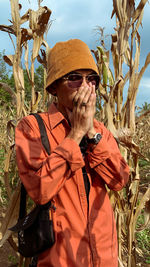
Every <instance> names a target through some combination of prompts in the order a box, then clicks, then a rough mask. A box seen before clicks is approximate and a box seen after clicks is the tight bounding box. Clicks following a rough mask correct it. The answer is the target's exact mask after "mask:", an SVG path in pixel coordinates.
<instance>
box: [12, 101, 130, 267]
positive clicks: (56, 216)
mask: <svg viewBox="0 0 150 267" xmlns="http://www.w3.org/2000/svg"><path fill="white" fill-rule="evenodd" d="M41 116H42V118H43V120H44V122H45V126H46V130H47V134H48V137H49V141H50V145H51V151H52V153H51V155H50V156H48V155H47V153H46V152H45V150H44V148H43V146H42V143H41V140H40V133H39V128H38V125H37V122H36V119H35V118H34V117H33V116H27V117H25V118H23V119H22V120H21V121H20V123H19V124H18V126H17V128H16V154H17V164H18V168H19V175H20V178H21V180H22V182H23V183H24V185H25V187H26V189H27V191H28V194H29V195H30V197H31V198H32V199H33V200H34V201H35V202H36V203H40V204H44V203H46V202H48V201H49V200H50V199H53V201H54V205H55V206H56V211H55V212H54V213H53V220H54V230H55V234H56V242H55V244H54V246H53V247H52V248H51V249H48V250H46V251H45V252H44V253H42V254H41V255H40V256H39V261H38V267H51V266H55V267H60V266H61V267H82V266H83V267H88V266H94V267H117V266H118V264H117V257H118V256H117V236H116V227H115V221H114V216H113V211H112V207H111V204H110V201H109V197H108V194H107V191H106V189H105V183H106V184H107V185H108V187H109V188H111V189H112V190H116V191H117V190H120V189H122V188H123V186H125V184H126V183H127V181H128V175H129V168H128V166H127V164H126V162H125V160H124V159H123V158H122V156H121V154H120V152H119V149H118V146H117V144H116V141H115V139H114V138H113V136H112V134H111V133H110V132H109V131H108V130H107V129H106V128H105V127H104V125H103V124H102V123H100V122H97V121H96V120H95V121H94V127H95V129H96V131H97V132H100V133H101V135H102V139H101V140H100V142H99V144H98V145H97V146H96V147H95V148H94V150H93V151H89V150H88V153H87V156H86V158H85V161H84V160H83V157H82V154H81V151H80V147H79V146H78V144H77V143H76V142H75V141H74V140H72V139H70V138H67V134H68V133H69V131H70V126H69V124H68V123H67V121H66V120H65V118H64V117H63V115H62V114H61V113H60V112H58V110H57V109H56V107H55V105H54V104H52V105H51V106H50V108H49V111H48V113H42V114H41ZM84 165H85V166H86V171H87V173H88V177H89V181H90V194H89V208H88V205H87V198H86V192H85V186H84V181H83V175H82V167H83V166H84Z"/></svg>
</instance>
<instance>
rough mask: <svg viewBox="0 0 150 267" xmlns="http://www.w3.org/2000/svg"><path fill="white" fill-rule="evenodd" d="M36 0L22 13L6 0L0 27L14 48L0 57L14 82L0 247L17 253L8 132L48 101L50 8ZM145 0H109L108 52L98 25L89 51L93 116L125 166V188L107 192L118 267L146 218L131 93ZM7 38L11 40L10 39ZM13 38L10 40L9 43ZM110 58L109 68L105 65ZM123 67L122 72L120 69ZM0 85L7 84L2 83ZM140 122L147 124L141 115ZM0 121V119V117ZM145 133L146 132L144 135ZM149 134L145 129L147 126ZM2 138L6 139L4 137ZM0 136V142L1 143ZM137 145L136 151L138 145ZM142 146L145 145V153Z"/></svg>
mask: <svg viewBox="0 0 150 267" xmlns="http://www.w3.org/2000/svg"><path fill="white" fill-rule="evenodd" d="M41 2H42V1H40V0H39V1H38V6H39V7H38V10H37V11H34V10H31V9H29V10H28V11H27V12H26V13H25V14H24V15H23V16H22V17H21V16H20V9H21V8H22V7H21V5H20V4H19V2H18V0H10V4H11V15H12V18H11V25H9V26H7V25H0V30H1V31H4V32H6V33H8V34H9V36H10V42H12V43H13V46H14V50H15V52H14V54H13V55H5V56H4V60H5V62H6V63H7V64H9V66H11V67H12V69H13V75H14V80H15V91H13V92H12V91H11V95H12V98H13V100H14V102H13V103H15V106H14V105H12V108H10V110H9V111H8V112H7V114H6V112H5V110H3V111H2V114H3V120H5V121H7V126H6V128H5V127H4V128H3V129H2V132H3V133H4V137H5V140H6V139H7V142H6V143H3V144H2V145H3V147H4V148H5V162H4V163H3V170H4V171H3V177H2V182H3V184H4V187H5V190H6V194H7V200H8V204H7V205H5V203H4V201H3V198H2V190H1V191H0V201H1V203H2V204H3V205H4V206H6V209H5V214H4V218H3V222H2V224H1V229H0V235H1V236H0V237H1V240H0V246H3V244H4V243H5V242H6V241H9V243H10V245H11V246H12V247H13V249H14V250H15V251H17V244H16V238H15V237H14V236H13V235H12V233H11V231H9V230H8V228H9V227H11V226H12V225H14V224H15V223H16V221H17V218H18V211H19V197H20V182H19V177H18V174H17V167H16V163H15V152H14V151H15V150H14V148H15V143H14V130H15V127H16V125H17V123H18V122H19V120H20V119H21V118H22V117H23V116H26V115H28V114H30V113H31V112H37V111H39V110H40V111H45V110H46V109H47V104H48V103H49V102H52V101H53V98H52V97H51V96H50V95H47V93H46V91H45V89H44V88H45V80H46V70H47V54H48V51H49V49H50V47H49V45H48V44H47V42H46V41H45V34H46V33H47V31H48V30H50V25H51V20H50V17H51V13H52V11H51V10H50V9H49V8H48V7H46V6H44V7H42V6H41ZM147 2H148V0H141V1H139V4H138V5H137V7H135V6H136V5H135V1H134V0H113V10H112V17H113V16H115V18H116V27H115V30H114V33H112V35H111V51H107V50H106V48H105V40H104V39H103V29H102V28H101V27H99V30H100V31H101V37H100V42H99V46H97V49H96V50H92V52H93V55H94V57H95V59H96V61H97V65H98V69H99V73H100V77H101V83H100V87H99V90H98V91H97V112H96V117H97V119H98V120H101V121H102V122H103V123H104V124H105V125H106V127H107V128H108V129H109V130H110V131H111V132H112V133H113V135H114V136H115V138H116V139H117V140H118V143H119V147H120V150H121V153H122V155H123V156H124V158H125V159H126V161H127V162H128V164H129V167H130V180H129V183H128V184H127V186H126V188H125V189H123V190H122V191H120V192H112V191H109V195H110V199H111V203H112V206H113V208H114V211H115V219H116V223H117V231H118V245H119V247H118V251H119V259H118V262H119V267H123V266H124V267H126V266H127V267H135V266H143V265H137V255H138V254H139V253H140V250H139V248H138V247H137V240H136V233H137V232H139V231H142V230H143V229H146V228H148V227H149V222H150V188H149V186H148V185H146V188H145V190H144V193H143V194H142V195H140V194H139V185H140V181H141V179H142V177H141V176H140V167H139V160H140V159H144V160H145V161H149V159H150V149H149V150H148V147H149V142H150V138H149V134H148V131H146V129H145V131H144V125H143V126H142V127H141V123H142V122H141V120H142V118H143V117H144V115H141V116H140V117H138V118H136V114H135V105H136V96H137V91H138V88H139V85H140V81H141V78H142V76H143V74H144V72H145V70H146V68H147V67H148V65H149V64H150V53H148V55H147V57H146V59H145V63H144V65H143V66H142V67H141V69H139V63H140V47H141V38H140V34H139V27H141V24H142V18H143V13H144V8H145V5H146V3H147ZM25 22H29V28H24V27H23V25H24V23H25ZM12 36H13V38H12ZM14 39H15V42H14ZM31 42H32V53H31V56H30V58H29V43H31ZM110 56H112V61H113V64H112V65H113V66H112V68H110ZM36 60H38V62H39V63H40V64H42V66H43V68H44V84H43V94H41V93H40V92H38V91H36V88H35V82H34V73H35V61H36ZM22 61H24V64H25V68H26V71H27V74H28V79H29V82H30V84H31V99H30V101H29V102H26V101H25V91H26V88H25V86H24V73H23V68H22ZM124 66H126V68H125V69H126V70H127V71H126V72H125V71H124ZM0 86H2V87H3V88H5V87H6V88H7V87H8V86H7V84H2V83H1V82H0ZM125 88H128V92H127V96H126V99H124V95H123V93H124V91H125ZM146 118H147V119H146V123H148V124H147V125H149V126H150V120H149V116H148V114H147V117H146ZM1 119H2V118H1ZM145 132H147V135H145ZM149 132H150V127H149ZM6 136H7V137H6ZM3 140H4V138H3V139H2V140H1V141H3ZM141 144H142V149H141ZM144 147H146V149H147V153H146V154H145V153H144V151H145V149H144ZM141 214H142V216H143V217H144V223H143V225H141V226H140V227H139V228H138V227H137V221H138V218H139V216H140V215H141ZM29 260H30V259H24V258H23V257H20V258H19V265H18V266H20V267H21V266H22V264H23V262H24V266H29Z"/></svg>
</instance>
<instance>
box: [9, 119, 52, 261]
mask: <svg viewBox="0 0 150 267" xmlns="http://www.w3.org/2000/svg"><path fill="white" fill-rule="evenodd" d="M32 115H34V116H35V118H36V119H37V122H38V124H39V129H40V133H41V141H42V144H43V146H44V148H45V149H46V151H47V153H48V154H49V155H50V145H49V141H48V137H47V134H46V129H45V125H44V123H43V120H42V118H41V117H40V115H39V114H32ZM26 194H27V193H26V190H25V188H24V186H23V184H21V197H20V212H19V220H18V223H17V224H16V225H15V226H13V227H12V228H10V230H11V231H14V232H17V233H18V252H19V253H20V254H21V255H22V256H24V257H34V256H37V255H38V254H39V253H41V252H43V251H45V250H46V249H48V248H50V247H51V246H52V245H53V244H54V243H55V235H54V230H53V220H52V216H49V214H51V212H52V209H55V207H54V205H53V204H52V202H51V201H49V202H48V203H46V204H45V205H36V207H35V208H34V209H33V210H32V211H31V212H30V213H29V214H28V215H25V214H26ZM50 217H51V218H50Z"/></svg>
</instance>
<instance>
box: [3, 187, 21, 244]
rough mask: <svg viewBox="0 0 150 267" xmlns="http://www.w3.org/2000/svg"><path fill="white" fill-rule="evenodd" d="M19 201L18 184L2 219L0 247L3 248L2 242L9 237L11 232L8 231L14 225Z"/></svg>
mask: <svg viewBox="0 0 150 267" xmlns="http://www.w3.org/2000/svg"><path fill="white" fill-rule="evenodd" d="M19 199H20V183H18V185H17V188H16V190H15V192H14V193H13V194H12V197H11V199H10V201H9V205H8V208H7V211H6V215H5V217H4V218H3V221H2V226H1V229H0V233H1V236H2V239H1V240H0V247H1V246H3V244H4V242H5V241H6V240H7V239H8V238H9V237H10V235H11V231H10V230H8V229H9V228H10V227H12V226H13V225H14V224H16V222H17V219H18V212H19Z"/></svg>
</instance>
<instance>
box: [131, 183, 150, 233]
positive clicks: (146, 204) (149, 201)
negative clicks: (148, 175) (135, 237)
mask: <svg viewBox="0 0 150 267" xmlns="http://www.w3.org/2000/svg"><path fill="white" fill-rule="evenodd" d="M144 208H145V214H144V215H145V224H144V225H143V226H142V227H140V228H139V229H138V228H135V227H136V222H137V218H138V216H139V215H140V213H141V212H142V210H143V209H144ZM149 222H150V187H149V188H148V189H147V191H146V192H145V194H144V195H143V197H142V199H141V201H140V204H139V206H138V207H137V209H136V212H135V215H134V220H133V229H134V230H136V231H142V230H144V229H145V227H147V225H148V223H149Z"/></svg>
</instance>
